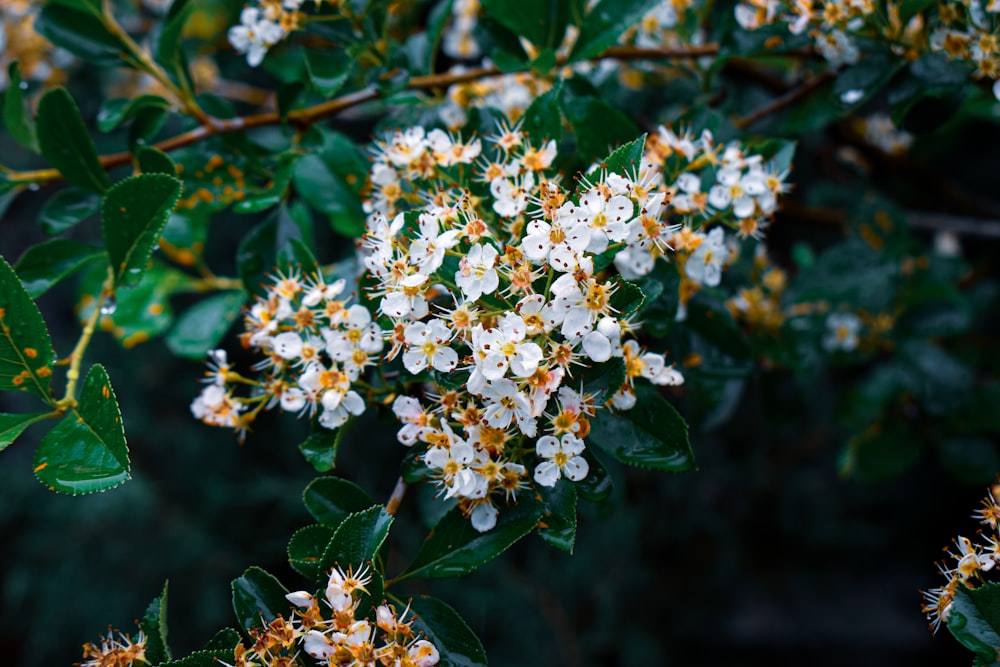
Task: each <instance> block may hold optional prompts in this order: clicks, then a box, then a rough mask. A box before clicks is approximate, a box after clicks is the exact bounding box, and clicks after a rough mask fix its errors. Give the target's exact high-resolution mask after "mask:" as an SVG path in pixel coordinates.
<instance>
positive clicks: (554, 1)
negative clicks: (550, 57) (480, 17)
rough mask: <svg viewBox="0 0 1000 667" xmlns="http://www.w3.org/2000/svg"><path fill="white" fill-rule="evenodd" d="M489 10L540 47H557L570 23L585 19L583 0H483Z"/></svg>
mask: <svg viewBox="0 0 1000 667" xmlns="http://www.w3.org/2000/svg"><path fill="white" fill-rule="evenodd" d="M482 5H483V9H484V10H485V11H486V13H487V14H488V15H489V16H490V17H492V18H494V19H496V20H497V21H499V22H500V23H501V24H502V25H503V26H504V27H506V28H508V29H509V30H510V31H512V32H513V33H514V34H516V35H519V36H521V37H524V38H525V39H527V40H528V41H529V42H531V43H532V44H534V45H535V46H537V47H539V48H545V47H548V48H552V49H555V48H558V47H559V45H560V44H561V43H562V41H563V36H564V35H565V34H566V26H567V25H569V24H570V23H572V24H574V25H579V24H580V23H581V22H582V21H583V8H584V6H585V3H584V2H582V1H581V0H538V1H537V2H509V1H507V0H483V2H482Z"/></svg>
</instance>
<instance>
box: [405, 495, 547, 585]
mask: <svg viewBox="0 0 1000 667" xmlns="http://www.w3.org/2000/svg"><path fill="white" fill-rule="evenodd" d="M543 511H544V507H543V506H542V505H541V503H539V502H538V501H536V500H534V499H533V498H529V497H526V496H523V495H522V496H521V498H520V499H519V500H518V502H517V504H516V505H508V506H506V507H503V508H501V510H500V518H499V520H498V521H497V525H496V526H495V527H494V528H493V529H492V530H489V531H487V532H485V533H480V532H478V531H477V530H476V529H475V528H473V527H472V524H470V523H469V520H468V519H466V518H465V517H464V516H462V511H461V510H460V509H459V508H457V507H456V508H455V509H453V510H452V511H450V512H448V514H446V515H445V516H444V518H443V519H441V521H440V522H439V523H438V525H437V526H435V527H434V530H432V531H431V533H430V535H428V536H427V539H426V540H424V543H423V545H421V547H420V551H419V552H417V557H416V559H414V561H413V563H411V564H410V566H409V567H408V568H406V571H405V572H404V573H403V574H402V575H400V577H405V578H407V579H409V578H413V577H418V578H423V579H439V578H443V577H458V576H461V575H463V574H468V573H469V572H472V571H474V570H476V569H477V568H479V566H481V565H483V564H484V563H486V562H488V561H491V560H493V559H494V558H496V557H497V556H499V555H500V554H501V553H503V552H504V551H506V550H507V549H508V548H510V546H511V545H512V544H514V543H515V542H517V541H518V540H519V539H521V538H522V537H524V536H525V535H527V534H528V533H530V532H531V531H532V530H534V529H535V527H536V526H537V525H538V520H539V519H540V518H541V517H542V513H543Z"/></svg>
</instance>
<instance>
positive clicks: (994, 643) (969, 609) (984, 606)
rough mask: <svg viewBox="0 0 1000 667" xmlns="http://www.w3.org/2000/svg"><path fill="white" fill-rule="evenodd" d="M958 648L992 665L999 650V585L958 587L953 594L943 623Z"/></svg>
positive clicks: (962, 585) (961, 585)
mask: <svg viewBox="0 0 1000 667" xmlns="http://www.w3.org/2000/svg"><path fill="white" fill-rule="evenodd" d="M946 625H947V626H948V630H949V631H950V632H951V634H952V635H954V637H955V639H957V640H958V641H959V643H960V644H962V646H964V647H966V648H967V649H970V650H971V651H974V652H975V654H976V655H977V656H978V657H979V658H980V659H981V660H983V661H984V662H987V663H989V664H992V663H993V662H995V661H996V659H997V651H998V650H1000V584H995V583H987V584H983V585H982V586H979V587H978V588H968V587H967V586H965V584H960V585H959V587H958V589H957V590H956V591H955V597H954V598H953V600H952V603H951V609H950V610H949V612H948V620H947V622H946Z"/></svg>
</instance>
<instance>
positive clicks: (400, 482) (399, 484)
mask: <svg viewBox="0 0 1000 667" xmlns="http://www.w3.org/2000/svg"><path fill="white" fill-rule="evenodd" d="M408 486H409V485H408V484H407V483H406V480H404V479H403V478H402V477H400V478H399V479H397V480H396V488H394V489H393V490H392V495H391V496H389V500H387V501H386V503H385V511H386V513H387V514H388V515H389V516H396V512H398V511H399V506H400V505H401V504H402V502H403V496H405V495H406V489H407V487H408Z"/></svg>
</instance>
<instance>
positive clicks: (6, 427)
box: [0, 412, 51, 452]
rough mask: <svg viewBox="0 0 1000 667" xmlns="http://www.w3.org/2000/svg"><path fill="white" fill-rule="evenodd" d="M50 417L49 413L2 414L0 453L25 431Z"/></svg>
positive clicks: (0, 419) (0, 421) (0, 420)
mask: <svg viewBox="0 0 1000 667" xmlns="http://www.w3.org/2000/svg"><path fill="white" fill-rule="evenodd" d="M50 416H51V413H49V412H29V413H27V414H16V415H12V414H7V413H0V452H2V451H3V450H5V449H7V447H8V446H10V445H11V444H12V443H13V442H14V441H15V440H17V438H18V436H20V435H21V434H22V433H24V429H26V428H28V427H29V426H31V425H32V424H37V423H38V422H40V421H42V420H44V419H48V418H49V417H50Z"/></svg>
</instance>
